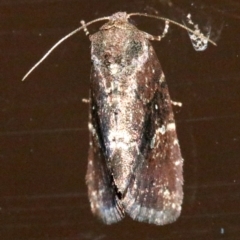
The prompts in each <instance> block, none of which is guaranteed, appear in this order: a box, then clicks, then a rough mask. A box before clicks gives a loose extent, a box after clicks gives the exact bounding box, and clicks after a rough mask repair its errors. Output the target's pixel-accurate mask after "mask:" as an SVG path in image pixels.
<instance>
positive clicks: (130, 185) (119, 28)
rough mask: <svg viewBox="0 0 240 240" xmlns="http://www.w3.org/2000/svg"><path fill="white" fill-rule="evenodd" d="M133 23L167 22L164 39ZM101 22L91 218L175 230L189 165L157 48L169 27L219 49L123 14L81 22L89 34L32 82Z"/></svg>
mask: <svg viewBox="0 0 240 240" xmlns="http://www.w3.org/2000/svg"><path fill="white" fill-rule="evenodd" d="M134 15H135V16H136V15H140V16H146V17H153V18H157V19H161V20H164V21H165V23H166V25H165V29H164V31H163V34H162V36H153V35H150V34H148V33H146V32H143V31H141V30H139V29H138V28H136V27H135V26H134V25H132V24H131V23H130V22H129V21H128V19H129V17H130V16H134ZM102 20H108V22H107V23H105V24H104V25H103V26H102V27H101V28H100V30H99V31H98V32H96V33H94V34H93V35H91V36H90V41H91V60H92V69H91V87H90V97H89V126H88V127H89V133H90V136H89V138H90V144H89V153H88V167H87V175H86V182H87V186H88V196H89V200H90V204H91V210H92V212H93V214H94V215H96V216H98V217H99V218H100V219H101V220H102V221H103V222H104V223H106V224H112V223H116V222H118V221H120V220H121V219H122V218H124V216H125V214H127V215H129V216H130V217H131V218H133V219H135V220H137V221H141V222H147V223H152V224H157V225H164V224H168V223H171V222H174V221H175V220H176V219H177V218H178V217H179V215H180V213H181V205H182V201H183V189H182V186H183V169H182V168H183V158H182V156H181V151H180V146H179V142H178V138H177V133H176V125H175V120H174V114H173V109H172V101H171V98H170V95H169V91H168V87H167V83H166V81H165V76H164V73H163V71H162V68H161V65H160V62H159V60H158V58H157V55H156V53H155V51H154V49H153V47H152V45H151V43H150V41H151V40H160V39H161V38H162V37H164V36H165V34H166V33H167V30H168V27H169V23H173V24H176V25H179V26H181V27H182V28H184V29H186V30H187V31H188V32H189V33H190V34H191V36H194V41H195V42H196V43H197V46H196V48H202V47H203V46H204V48H206V44H207V42H208V41H210V42H212V41H211V40H209V39H208V38H206V37H204V36H203V35H202V34H201V33H200V32H199V31H198V32H194V30H191V29H189V28H187V27H185V26H183V25H181V24H179V23H176V22H173V21H171V20H169V19H165V18H162V17H158V16H153V15H148V14H144V13H142V14H141V13H131V14H127V13H125V12H118V13H115V14H113V15H112V16H110V17H104V18H99V19H96V20H93V21H91V22H89V23H86V24H85V23H84V22H82V24H83V26H82V27H80V28H78V29H77V30H75V31H73V32H71V33H70V34H69V35H67V36H66V37H64V38H63V39H61V40H60V41H59V42H58V43H57V44H55V45H54V46H53V47H52V48H51V49H50V50H49V52H47V54H46V55H45V56H44V57H43V58H42V59H41V60H40V61H39V62H38V63H37V64H36V65H35V66H34V67H33V68H32V69H31V70H30V71H29V72H28V73H27V74H26V76H25V78H26V77H27V76H28V74H29V73H30V72H31V71H32V70H33V69H34V68H36V66H37V65H39V64H40V63H41V62H42V61H43V60H44V59H45V58H46V57H47V56H48V54H49V53H50V52H51V51H52V50H53V49H54V48H56V46H58V45H59V44H60V43H61V42H62V41H64V40H65V39H67V38H68V37H70V36H72V35H73V34H75V33H76V32H78V31H80V30H82V29H84V30H85V32H86V33H88V30H87V28H86V27H87V26H88V25H90V24H92V23H94V22H97V21H102ZM212 43H213V42H212ZM199 46H200V47H199ZM199 50H201V49H199ZM25 78H24V79H25Z"/></svg>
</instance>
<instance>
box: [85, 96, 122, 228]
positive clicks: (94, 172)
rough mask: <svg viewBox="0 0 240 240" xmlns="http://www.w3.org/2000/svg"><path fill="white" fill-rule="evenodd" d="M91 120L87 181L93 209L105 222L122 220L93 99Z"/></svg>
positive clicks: (110, 222) (120, 208)
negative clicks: (105, 156)
mask: <svg viewBox="0 0 240 240" xmlns="http://www.w3.org/2000/svg"><path fill="white" fill-rule="evenodd" d="M89 120H90V123H89V130H90V146H89V155H88V168H87V175H86V182H87V186H88V195H89V199H90V203H91V209H92V212H93V214H95V215H97V216H98V217H99V218H100V219H101V220H102V221H103V222H104V223H106V224H112V223H115V222H118V221H120V220H121V219H122V218H123V217H124V212H123V211H122V207H121V204H120V202H119V199H118V198H117V194H116V188H115V187H114V184H113V181H112V176H111V174H110V173H109V172H108V170H107V166H106V160H105V158H104V145H103V142H102V139H101V135H102V134H101V130H100V125H99V117H98V115H97V106H96V104H94V102H93V99H91V102H90V116H89Z"/></svg>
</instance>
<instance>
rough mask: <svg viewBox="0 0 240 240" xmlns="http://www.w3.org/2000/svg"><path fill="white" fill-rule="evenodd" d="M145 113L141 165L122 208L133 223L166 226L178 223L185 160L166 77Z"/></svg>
mask: <svg viewBox="0 0 240 240" xmlns="http://www.w3.org/2000/svg"><path fill="white" fill-rule="evenodd" d="M146 113H147V114H146V118H145V126H144V132H143V135H142V143H141V146H140V154H139V156H138V162H139V164H138V166H137V167H136V169H135V171H134V173H133V176H132V178H131V181H130V184H129V187H128V189H127V191H126V194H125V196H124V197H123V205H124V209H125V211H126V212H127V213H128V214H129V215H130V216H131V217H132V218H133V219H136V220H138V221H143V222H148V223H154V224H157V225H164V224H167V223H171V222H173V221H175V220H176V218H177V217H178V216H179V215H180V212H181V204H182V199H183V192H182V184H183V177H182V164H183V159H182V157H181V152H180V147H179V144H178V140H177V134H176V129H175V122H174V116H173V111H172V106H171V100H170V96H169V93H168V88H167V85H166V82H165V79H164V75H163V73H162V75H161V76H160V81H159V86H158V88H157V90H156V92H155V94H154V97H153V98H152V99H151V101H150V102H149V103H148V104H147V106H146Z"/></svg>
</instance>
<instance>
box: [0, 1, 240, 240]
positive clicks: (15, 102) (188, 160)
mask: <svg viewBox="0 0 240 240" xmlns="http://www.w3.org/2000/svg"><path fill="white" fill-rule="evenodd" d="M164 2H165V4H164ZM214 2H215V1H214ZM169 3H170V1H132V2H131V3H130V2H129V1H118V2H115V1H114V2H113V1H109V0H105V1H101V2H99V1H93V0H90V1H77V0H70V1H62V0H51V1H49V0H48V1H47V0H46V1H44V0H43V1H37V0H35V1H34V0H33V1H28V0H26V1H22V0H18V1H1V2H0V13H1V14H0V21H1V25H0V26H1V38H0V49H1V58H0V66H1V71H0V72H1V79H0V97H1V101H0V110H1V113H0V236H1V239H5V240H6V239H37V240H40V239H44V240H45V239H67V240H68V239H94V240H100V239H104V240H105V239H146V240H150V239H151V240H152V239H239V234H240V204H239V202H240V123H239V120H240V94H239V90H240V80H239V72H240V70H239V69H240V64H239V53H240V52H239V38H240V31H239V17H240V5H239V4H238V3H237V2H234V1H228V2H227V1H216V2H215V5H214V6H213V5H211V6H210V5H204V4H203V3H204V1H196V4H195V8H193V6H192V5H191V3H192V1H191V2H190V1H175V2H174V1H172V3H173V5H172V7H170V6H169ZM205 3H206V4H208V1H205ZM176 4H178V5H176ZM191 6H192V8H191ZM192 9H194V11H195V12H198V14H199V15H201V14H202V12H204V13H205V14H207V16H208V18H209V19H211V21H212V24H213V27H212V32H213V33H215V35H218V36H219V40H218V42H217V43H218V46H217V47H213V46H209V47H208V49H207V50H206V51H205V52H196V51H194V50H193V47H192V46H191V42H190V40H189V37H188V35H187V33H186V32H185V31H184V30H182V29H178V28H176V27H173V26H171V25H170V31H169V34H168V35H167V36H166V37H165V39H163V40H162V41H161V42H154V48H155V50H156V52H157V55H158V57H159V60H160V62H161V64H162V68H163V71H164V73H165V76H166V79H167V82H168V85H169V90H170V94H171V97H172V99H173V100H175V101H180V102H182V103H183V107H182V108H179V107H174V111H175V118H176V122H177V130H178V137H179V141H180V145H181V149H182V154H183V156H184V160H185V163H184V178H185V184H184V194H185V195H184V202H183V210H182V214H181V217H180V218H179V219H178V220H177V221H176V222H175V223H173V224H170V225H166V226H154V225H148V224H144V223H138V222H135V221H133V220H131V219H129V218H128V217H126V218H125V219H124V220H123V221H122V222H120V223H118V224H115V225H112V226H105V225H103V224H102V223H101V222H99V221H98V220H97V219H96V218H95V217H93V216H92V214H91V211H90V206H89V202H88V198H87V188H86V186H85V173H86V166H87V152H88V130H87V122H88V105H87V104H86V103H83V102H82V99H83V98H88V89H89V75H90V68H91V63H90V48H89V46H90V41H89V40H88V37H86V36H85V34H84V33H83V32H82V33H80V34H78V35H76V36H74V37H72V38H71V39H69V40H67V41H66V42H65V43H63V44H62V45H60V46H59V47H58V49H56V50H55V51H54V52H53V53H52V54H51V55H50V57H49V58H48V59H47V60H46V61H45V62H44V63H43V64H42V65H40V67H39V68H37V69H36V70H35V71H34V72H33V73H32V74H31V75H30V76H29V77H28V78H27V79H26V81H25V82H21V78H22V77H23V75H24V74H25V73H26V72H27V71H28V70H29V68H30V67H32V65H33V64H34V63H35V62H36V61H38V60H39V58H40V57H41V56H42V55H43V54H44V53H45V52H46V51H47V50H48V49H49V48H50V47H51V46H52V45H53V44H54V43H55V42H56V41H57V40H59V39H60V38H61V37H62V36H64V35H65V34H67V33H68V32H70V31H71V30H73V29H74V28H75V27H78V26H79V21H80V20H81V19H84V20H85V21H86V22H87V21H89V20H92V19H95V18H97V17H103V16H107V15H110V14H112V13H114V12H117V11H127V12H133V11H134V12H137V11H139V12H148V13H151V14H159V15H161V16H166V17H169V18H171V19H174V20H176V21H180V22H181V14H182V13H183V11H184V12H185V13H188V12H191V10H192ZM200 13H201V14H200ZM215 22H217V24H215ZM134 23H136V24H138V25H137V26H138V27H139V28H141V29H143V30H144V31H147V32H149V33H152V34H155V35H157V34H159V32H161V31H162V28H163V26H164V23H162V22H158V21H157V22H156V21H152V20H146V19H142V18H134ZM214 24H215V25H214ZM221 24H222V26H223V30H222V32H221ZM100 25H101V24H100ZM100 25H99V24H96V25H93V26H92V27H90V28H89V31H90V32H91V33H93V32H96V31H97V29H98V28H99V26H100Z"/></svg>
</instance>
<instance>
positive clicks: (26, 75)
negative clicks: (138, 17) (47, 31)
mask: <svg viewBox="0 0 240 240" xmlns="http://www.w3.org/2000/svg"><path fill="white" fill-rule="evenodd" d="M109 19H110V17H102V18H98V19H95V20H93V21H90V22H88V23H84V25H83V26H81V27H79V28H77V29H75V30H74V31H72V32H70V33H69V34H67V35H66V36H65V37H63V38H61V39H60V40H59V41H58V42H57V43H55V44H54V45H53V46H52V47H51V48H50V49H49V50H48V51H47V52H46V53H45V54H44V56H43V57H42V58H41V59H40V60H39V61H38V62H37V63H36V64H35V65H34V66H33V67H32V68H31V69H30V70H29V71H28V72H27V73H26V74H25V76H24V77H23V79H22V81H24V80H25V79H26V78H27V77H28V76H29V74H30V73H31V72H32V71H33V70H34V69H35V68H37V67H38V66H39V65H40V64H41V63H42V62H43V61H44V60H45V59H46V58H47V57H48V55H49V54H50V53H51V52H52V51H53V50H54V49H55V48H56V47H57V46H58V45H60V44H61V43H62V42H63V41H65V40H66V39H68V38H70V37H71V36H73V35H74V34H75V33H77V32H79V31H81V30H82V29H86V27H87V26H89V25H91V24H93V23H95V22H100V21H104V20H109Z"/></svg>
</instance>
